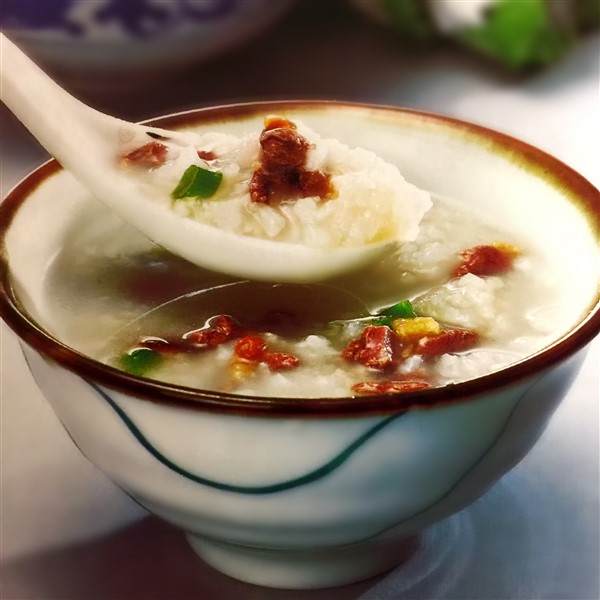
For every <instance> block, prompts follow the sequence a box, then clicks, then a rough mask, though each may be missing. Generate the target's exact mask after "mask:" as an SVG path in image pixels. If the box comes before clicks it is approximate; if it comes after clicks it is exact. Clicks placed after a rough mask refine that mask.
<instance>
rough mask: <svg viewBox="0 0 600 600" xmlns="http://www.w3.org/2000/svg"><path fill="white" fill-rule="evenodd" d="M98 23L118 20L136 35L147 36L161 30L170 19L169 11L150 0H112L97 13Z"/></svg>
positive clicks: (124, 27)
mask: <svg viewBox="0 0 600 600" xmlns="http://www.w3.org/2000/svg"><path fill="white" fill-rule="evenodd" d="M95 17H96V19H95V20H96V21H97V22H98V23H105V22H108V21H116V22H118V23H119V24H120V25H121V26H122V27H123V29H125V30H126V31H127V32H129V33H131V34H132V35H134V36H139V37H146V36H149V35H152V33H154V30H155V29H157V30H160V29H161V28H162V26H163V25H164V23H165V22H166V21H167V20H168V19H169V12H168V11H167V10H166V9H164V8H162V7H159V6H155V5H153V4H151V3H150V2H148V0H127V1H126V2H123V0H111V1H110V2H108V3H107V4H106V5H105V6H103V7H102V8H101V9H100V10H98V11H97V12H96V13H95Z"/></svg>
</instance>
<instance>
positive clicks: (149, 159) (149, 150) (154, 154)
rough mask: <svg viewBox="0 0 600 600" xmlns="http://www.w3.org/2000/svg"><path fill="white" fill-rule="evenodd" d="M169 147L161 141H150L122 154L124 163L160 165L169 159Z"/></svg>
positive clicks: (142, 165) (147, 165)
mask: <svg viewBox="0 0 600 600" xmlns="http://www.w3.org/2000/svg"><path fill="white" fill-rule="evenodd" d="M167 153H168V148H167V147H166V146H165V145H164V144H161V143H160V142H148V143H147V144H144V145H143V146H140V147H139V148H136V149H135V150H132V151H131V152H128V153H127V154H124V155H123V156H121V163H122V164H123V165H126V166H129V165H135V166H138V167H148V168H154V167H160V166H161V165H164V164H165V162H166V161H167Z"/></svg>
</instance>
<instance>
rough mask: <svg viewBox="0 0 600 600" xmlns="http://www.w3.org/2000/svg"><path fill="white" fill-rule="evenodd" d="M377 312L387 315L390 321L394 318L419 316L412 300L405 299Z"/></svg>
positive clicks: (383, 315)
mask: <svg viewBox="0 0 600 600" xmlns="http://www.w3.org/2000/svg"><path fill="white" fill-rule="evenodd" d="M377 314H378V315H381V316H382V317H387V318H388V319H390V321H392V320H394V319H414V318H415V317H416V316H417V315H416V313H415V310H414V308H413V306H412V304H411V303H410V300H403V301H402V302H398V304H394V305H393V306H388V308H384V309H383V310H380V311H379V312H378V313H377Z"/></svg>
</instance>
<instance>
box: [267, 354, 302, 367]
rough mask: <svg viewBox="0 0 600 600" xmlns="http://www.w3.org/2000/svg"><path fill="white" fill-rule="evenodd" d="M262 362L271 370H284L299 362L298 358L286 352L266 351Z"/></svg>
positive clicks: (295, 365)
mask: <svg viewBox="0 0 600 600" xmlns="http://www.w3.org/2000/svg"><path fill="white" fill-rule="evenodd" d="M262 362H264V363H266V364H267V366H268V367H269V369H271V371H284V370H287V369H293V368H295V367H297V366H298V365H299V364H300V359H299V358H298V357H296V356H294V355H293V354H287V353H286V352H266V353H265V354H264V355H263V358H262Z"/></svg>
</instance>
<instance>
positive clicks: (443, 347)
mask: <svg viewBox="0 0 600 600" xmlns="http://www.w3.org/2000/svg"><path fill="white" fill-rule="evenodd" d="M479 339H480V337H479V334H478V333H476V332H474V331H467V330H465V329H448V330H446V331H442V332H441V333H439V334H438V335H426V336H425V337H422V338H421V339H420V340H419V341H418V342H417V343H416V344H415V346H414V353H415V354H420V355H421V356H424V357H428V358H432V357H435V356H440V355H442V354H446V353H448V352H463V351H464V350H470V349H471V348H474V347H475V346H476V345H477V344H478V343H479Z"/></svg>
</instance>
